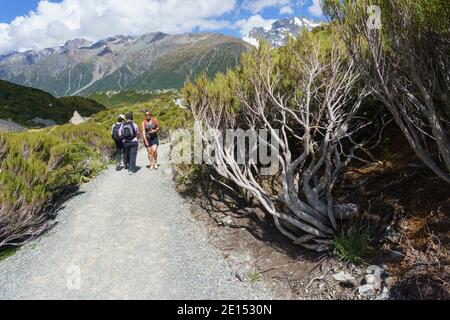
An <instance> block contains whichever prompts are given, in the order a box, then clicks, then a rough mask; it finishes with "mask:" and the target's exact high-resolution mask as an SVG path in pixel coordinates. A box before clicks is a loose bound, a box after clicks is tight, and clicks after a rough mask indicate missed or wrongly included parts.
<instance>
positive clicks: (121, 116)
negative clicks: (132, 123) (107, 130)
mask: <svg viewBox="0 0 450 320" xmlns="http://www.w3.org/2000/svg"><path fill="white" fill-rule="evenodd" d="M120 120H125V121H127V118H126V117H125V116H124V115H123V114H119V121H120Z"/></svg>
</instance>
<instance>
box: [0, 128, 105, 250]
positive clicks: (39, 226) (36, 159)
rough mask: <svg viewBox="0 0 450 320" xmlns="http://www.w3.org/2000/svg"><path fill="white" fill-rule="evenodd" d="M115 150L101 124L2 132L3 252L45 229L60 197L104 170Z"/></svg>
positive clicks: (0, 229) (0, 232)
mask: <svg viewBox="0 0 450 320" xmlns="http://www.w3.org/2000/svg"><path fill="white" fill-rule="evenodd" d="M112 150H113V143H112V141H111V138H110V133H109V130H107V129H106V128H105V127H104V126H102V125H99V124H96V123H86V124H83V125H80V126H74V125H63V126H58V127H52V128H47V129H41V130H29V131H26V132H21V133H2V134H0V185H1V186H2V187H1V189H0V250H1V248H2V247H6V246H17V245H20V244H22V243H24V242H25V241H27V240H29V239H31V238H33V237H35V236H37V235H39V234H41V233H42V232H43V231H45V230H46V229H47V228H48V226H49V223H48V222H49V218H50V210H49V209H50V207H51V205H52V204H54V203H55V200H56V199H57V198H58V196H60V195H61V194H62V193H63V192H64V191H65V190H67V189H68V188H69V187H71V186H76V185H78V184H79V183H81V182H83V181H85V180H87V179H89V178H91V177H93V176H95V175H96V174H97V173H99V172H100V171H101V170H102V169H103V168H104V167H105V165H106V164H107V163H108V161H109V158H110V155H111V153H112Z"/></svg>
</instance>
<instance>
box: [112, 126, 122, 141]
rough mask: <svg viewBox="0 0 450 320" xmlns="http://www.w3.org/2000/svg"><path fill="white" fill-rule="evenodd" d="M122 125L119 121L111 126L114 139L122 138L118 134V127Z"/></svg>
mask: <svg viewBox="0 0 450 320" xmlns="http://www.w3.org/2000/svg"><path fill="white" fill-rule="evenodd" d="M121 127H122V124H121V123H116V124H115V125H114V127H113V130H112V138H113V139H114V140H115V141H119V140H122V138H121V137H120V135H119V131H120V128H121Z"/></svg>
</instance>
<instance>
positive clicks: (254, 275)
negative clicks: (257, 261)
mask: <svg viewBox="0 0 450 320" xmlns="http://www.w3.org/2000/svg"><path fill="white" fill-rule="evenodd" d="M249 277H250V283H251V284H254V283H257V282H258V281H260V280H261V274H260V273H259V272H252V273H250V275H249Z"/></svg>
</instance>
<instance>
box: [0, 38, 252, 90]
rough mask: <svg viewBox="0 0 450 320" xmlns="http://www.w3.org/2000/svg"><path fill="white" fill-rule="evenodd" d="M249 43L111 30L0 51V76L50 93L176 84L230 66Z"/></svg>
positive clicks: (146, 87) (164, 87)
mask: <svg viewBox="0 0 450 320" xmlns="http://www.w3.org/2000/svg"><path fill="white" fill-rule="evenodd" d="M248 47H249V46H248V45H247V44H246V43H245V42H243V41H242V40H240V39H237V38H233V37H229V36H225V35H222V34H218V33H206V32H203V33H185V34H180V35H170V34H165V33H162V32H153V33H146V34H143V35H139V36H126V35H116V36H112V37H108V38H106V39H102V40H99V41H96V42H94V41H90V40H87V39H82V38H79V39H73V40H69V41H67V42H66V43H65V44H64V45H62V46H57V47H53V48H46V49H42V50H39V51H32V50H29V51H25V52H13V53H10V54H8V55H4V56H2V57H1V58H0V79H2V80H6V81H10V82H14V83H17V84H20V85H25V86H31V87H35V88H39V89H42V90H44V91H47V92H50V93H52V94H53V95H55V96H67V95H87V94H89V93H92V92H95V91H98V90H126V89H147V90H155V89H168V88H180V87H181V86H182V85H183V84H184V82H185V80H186V79H188V78H189V77H194V76H196V75H198V74H199V73H201V72H202V71H203V70H204V69H206V73H207V74H208V75H209V76H214V75H215V73H217V72H219V71H222V72H224V71H226V70H227V69H228V68H233V67H234V66H235V65H237V63H238V62H239V59H240V56H241V54H242V53H243V52H244V51H246V50H248ZM171 58H172V59H173V60H170V59H171ZM159 79H161V81H160V80H159Z"/></svg>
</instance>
